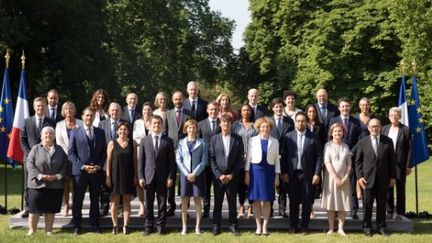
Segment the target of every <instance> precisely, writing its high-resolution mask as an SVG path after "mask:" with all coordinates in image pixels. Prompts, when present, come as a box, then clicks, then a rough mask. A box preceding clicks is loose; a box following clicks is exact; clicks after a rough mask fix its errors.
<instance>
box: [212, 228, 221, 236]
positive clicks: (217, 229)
mask: <svg viewBox="0 0 432 243" xmlns="http://www.w3.org/2000/svg"><path fill="white" fill-rule="evenodd" d="M212 234H213V235H214V236H216V235H218V234H220V229H219V228H213V230H212Z"/></svg>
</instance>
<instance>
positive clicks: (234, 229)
mask: <svg viewBox="0 0 432 243" xmlns="http://www.w3.org/2000/svg"><path fill="white" fill-rule="evenodd" d="M230 230H231V232H232V233H233V235H234V236H240V231H239V229H238V228H237V227H230Z"/></svg>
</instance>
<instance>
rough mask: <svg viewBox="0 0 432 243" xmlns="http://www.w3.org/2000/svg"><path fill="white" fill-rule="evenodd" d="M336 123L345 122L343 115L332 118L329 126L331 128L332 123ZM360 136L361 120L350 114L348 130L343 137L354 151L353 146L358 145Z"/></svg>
mask: <svg viewBox="0 0 432 243" xmlns="http://www.w3.org/2000/svg"><path fill="white" fill-rule="evenodd" d="M334 123H341V124H343V122H342V118H341V116H337V117H334V118H332V119H331V120H330V123H329V126H328V127H329V128H330V127H331V125H332V124H334ZM360 136H361V126H360V121H359V120H358V119H356V118H354V117H353V116H349V118H348V132H347V133H346V134H345V136H344V138H343V142H344V143H345V144H346V145H348V147H349V148H350V150H351V151H353V148H354V147H355V146H356V144H357V142H358V140H359V138H360Z"/></svg>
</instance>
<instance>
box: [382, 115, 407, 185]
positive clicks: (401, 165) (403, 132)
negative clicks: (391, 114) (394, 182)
mask: <svg viewBox="0 0 432 243" xmlns="http://www.w3.org/2000/svg"><path fill="white" fill-rule="evenodd" d="M390 127H391V124H389V125H385V126H384V127H383V128H382V130H381V134H384V135H386V136H388V134H389V131H390ZM395 156H396V178H397V179H401V178H402V177H403V176H405V175H406V169H407V168H411V167H412V165H411V156H412V139H411V133H410V130H409V128H408V127H407V126H405V125H403V124H402V123H399V131H398V135H397V143H396V149H395Z"/></svg>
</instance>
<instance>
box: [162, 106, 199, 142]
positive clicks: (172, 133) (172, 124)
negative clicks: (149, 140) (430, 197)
mask: <svg viewBox="0 0 432 243" xmlns="http://www.w3.org/2000/svg"><path fill="white" fill-rule="evenodd" d="M181 113H182V115H181V123H180V124H177V118H176V110H175V109H171V110H169V111H168V112H167V120H166V131H168V133H167V134H168V137H170V138H171V139H172V140H173V141H174V146H175V147H177V143H178V141H179V140H180V139H182V138H184V137H185V136H186V135H185V134H184V133H183V125H184V123H185V122H186V121H187V120H189V119H192V117H193V116H192V114H191V113H190V111H189V110H186V109H182V112H181Z"/></svg>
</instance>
